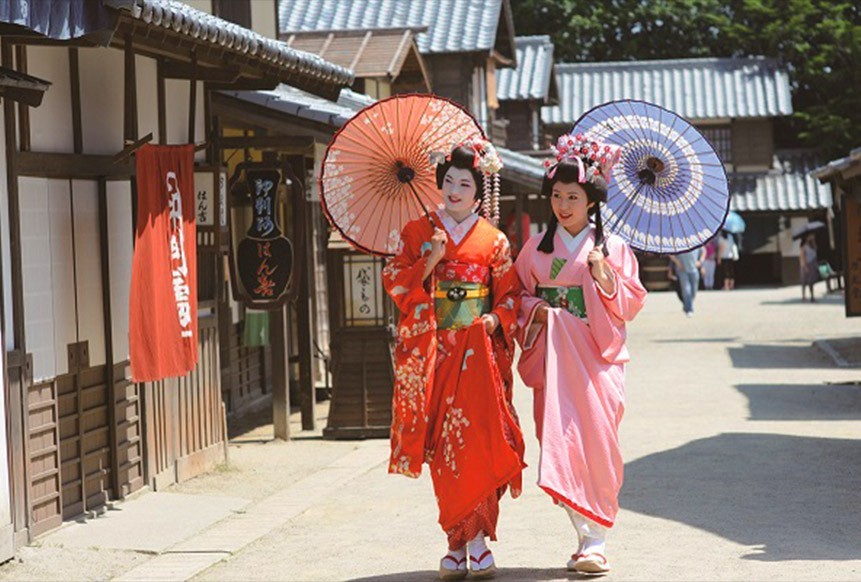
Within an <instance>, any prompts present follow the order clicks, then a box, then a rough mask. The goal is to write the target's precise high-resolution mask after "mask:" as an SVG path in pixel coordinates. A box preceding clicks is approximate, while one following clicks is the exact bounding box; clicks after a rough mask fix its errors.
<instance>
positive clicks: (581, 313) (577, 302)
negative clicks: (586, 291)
mask: <svg viewBox="0 0 861 582" xmlns="http://www.w3.org/2000/svg"><path fill="white" fill-rule="evenodd" d="M536 292H537V294H538V297H539V298H540V299H543V300H544V301H546V302H547V303H548V304H549V305H550V306H551V307H561V308H562V309H565V310H566V311H568V312H570V313H572V314H574V315H576V316H577V317H579V318H580V319H586V301H585V300H584V299H583V288H582V287H580V286H575V287H559V286H554V285H539V286H538V288H537V289H536Z"/></svg>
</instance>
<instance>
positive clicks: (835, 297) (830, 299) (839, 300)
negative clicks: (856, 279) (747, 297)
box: [762, 290, 843, 309]
mask: <svg viewBox="0 0 861 582" xmlns="http://www.w3.org/2000/svg"><path fill="white" fill-rule="evenodd" d="M796 303H799V304H800V303H805V304H807V305H810V307H811V308H812V309H813V308H815V307H816V306H817V305H843V293H842V292H833V293H829V294H827V295H822V292H821V291H817V292H816V302H815V303H811V302H810V301H802V300H801V291H800V290H799V291H798V296H797V297H790V298H788V299H782V300H780V301H777V300H775V301H763V302H762V305H794V304H796Z"/></svg>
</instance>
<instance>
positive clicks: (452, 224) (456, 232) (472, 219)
mask: <svg viewBox="0 0 861 582" xmlns="http://www.w3.org/2000/svg"><path fill="white" fill-rule="evenodd" d="M436 214H437V216H439V219H440V221H441V222H442V225H443V226H444V227H445V229H446V231H448V235H449V236H450V237H451V238H452V240H453V241H454V244H455V245H459V244H460V241H462V240H463V237H465V236H466V235H467V233H468V232H469V231H470V230H471V229H472V226H473V225H474V224H475V223H476V222H478V215H477V214H476V213H475V212H473V213H471V214H470V215H469V216H467V217H466V218H464V219H463V220H462V221H461V222H457V221H455V219H454V218H452V217H451V214H449V213H448V212H446V211H445V209H444V208H441V209H440V210H438V211H437V213H436Z"/></svg>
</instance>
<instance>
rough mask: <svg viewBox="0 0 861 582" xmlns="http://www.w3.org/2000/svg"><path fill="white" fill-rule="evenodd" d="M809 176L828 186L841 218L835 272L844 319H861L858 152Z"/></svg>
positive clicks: (860, 153) (860, 173)
mask: <svg viewBox="0 0 861 582" xmlns="http://www.w3.org/2000/svg"><path fill="white" fill-rule="evenodd" d="M812 174H813V176H815V177H816V178H817V179H819V181H820V182H822V183H828V184H829V185H830V186H831V191H832V193H833V195H834V206H835V208H836V211H837V214H838V215H839V216H840V218H841V220H839V221H838V237H837V238H838V240H839V245H840V246H839V248H840V261H839V262H836V263H835V265H836V267H835V268H836V269H837V270H838V271H839V272H840V273H841V274H842V275H843V280H844V281H845V282H846V287H845V291H844V301H845V304H846V316H847V317H861V148H855V149H854V150H852V151H851V152H849V155H848V156H846V157H845V158H840V159H838V160H833V161H831V162H829V163H828V164H827V165H825V166H822V167H820V168H817V169H815V170H814V171H813V172H812Z"/></svg>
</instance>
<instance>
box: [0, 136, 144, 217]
mask: <svg viewBox="0 0 861 582" xmlns="http://www.w3.org/2000/svg"><path fill="white" fill-rule="evenodd" d="M15 158H16V159H15V164H14V173H16V174H18V175H20V176H34V177H39V178H63V179H95V178H100V177H104V178H109V179H116V178H129V177H131V176H133V175H134V173H135V172H134V164H132V163H130V162H128V163H119V164H115V163H114V156H100V155H93V154H54V153H42V152H19V153H18V155H17V156H15ZM10 174H11V172H10ZM10 220H11V215H10Z"/></svg>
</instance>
